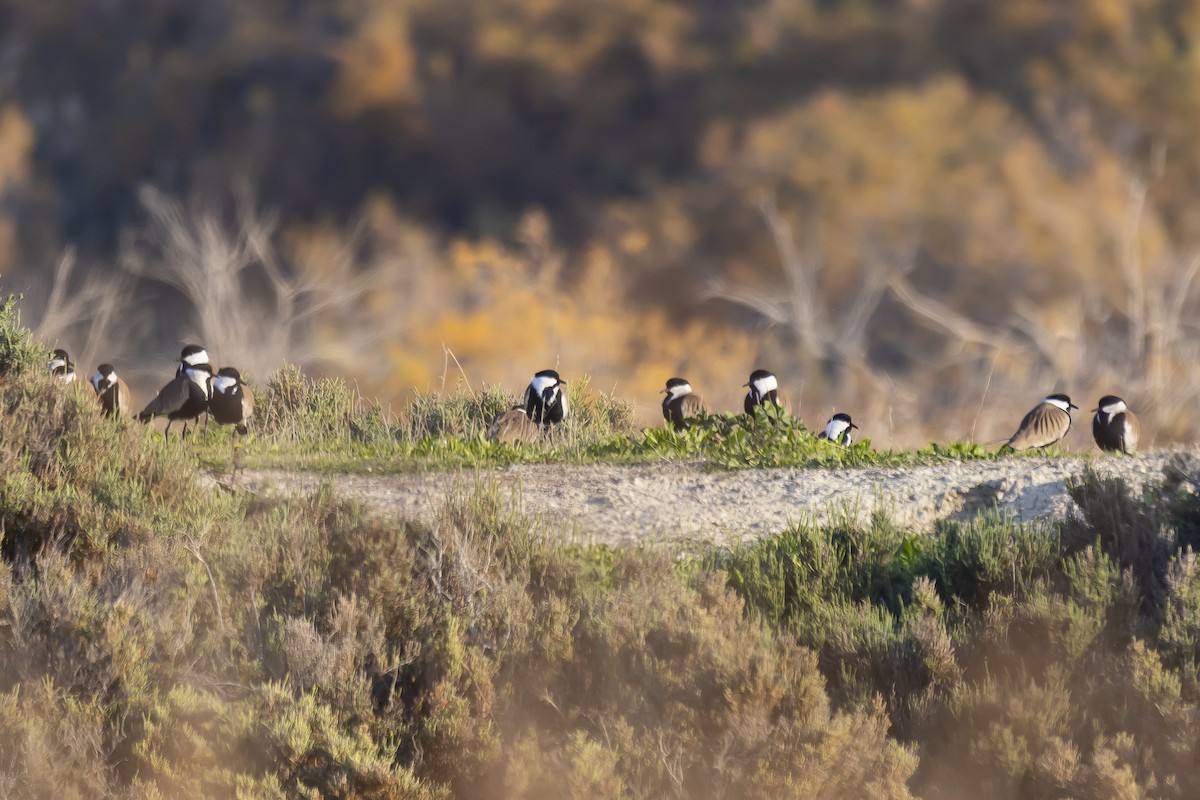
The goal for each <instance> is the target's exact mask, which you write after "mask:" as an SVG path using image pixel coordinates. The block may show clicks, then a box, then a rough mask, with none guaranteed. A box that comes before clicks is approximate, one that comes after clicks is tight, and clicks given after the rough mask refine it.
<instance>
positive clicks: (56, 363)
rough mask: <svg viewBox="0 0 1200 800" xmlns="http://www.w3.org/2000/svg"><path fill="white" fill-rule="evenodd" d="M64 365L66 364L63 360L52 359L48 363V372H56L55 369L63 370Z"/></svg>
mask: <svg viewBox="0 0 1200 800" xmlns="http://www.w3.org/2000/svg"><path fill="white" fill-rule="evenodd" d="M66 365H67V362H66V361H65V360H63V359H61V358H55V359H52V360H51V361H50V371H51V372H54V370H56V369H62V368H63V367H65V366H66Z"/></svg>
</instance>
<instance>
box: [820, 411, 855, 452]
mask: <svg viewBox="0 0 1200 800" xmlns="http://www.w3.org/2000/svg"><path fill="white" fill-rule="evenodd" d="M857 429H858V426H857V425H855V424H854V421H853V420H851V419H850V415H849V414H834V415H833V416H832V417H830V418H829V422H826V423H825V430H823V431H821V432H820V433H819V434H817V438H818V439H828V440H829V441H831V442H833V443H834V444H840V445H844V446H846V447H849V446H850V445H851V444H853V443H854V437H853V436H852V435H851V433H850V431H852V430H857Z"/></svg>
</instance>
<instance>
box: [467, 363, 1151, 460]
mask: <svg viewBox="0 0 1200 800" xmlns="http://www.w3.org/2000/svg"><path fill="white" fill-rule="evenodd" d="M565 386H566V381H564V380H563V379H562V378H561V377H560V376H559V374H558V373H557V372H556V371H554V370H552V369H546V370H542V371H541V372H539V373H537V374H536V375H534V376H533V380H531V381H530V382H529V386H528V387H527V388H526V389H525V399H524V401H523V402H522V403H519V404H518V405H516V406H513V408H512V409H510V410H508V411H505V412H504V413H502V414H500V415H499V416H497V417H496V419H494V420H493V421H492V424H491V427H490V428H489V430H488V438H490V439H497V440H500V441H504V442H509V443H511V444H519V443H522V442H527V441H531V440H533V439H535V438H537V437H538V436H539V435H541V433H542V431H543V430H544V429H546V428H549V427H550V426H551V425H555V424H558V423H560V422H562V421H563V420H564V419H566V417H567V414H568V404H567V394H566V391H565V388H564V387H565ZM742 386H743V387H744V388H746V389H747V391H746V399H745V401H744V403H743V409H744V410H745V412H746V413H747V414H753V413H754V410H755V409H756V408H758V407H760V406H761V407H764V408H768V409H770V408H774V409H775V410H777V411H786V409H787V402H786V400H785V399H784V398H783V397H782V396H781V395H780V391H779V380H778V379H777V378H776V377H775V374H774V373H772V372H770V371H768V370H765V369H756V370H755V371H754V372H752V373H750V380H749V381H747V382H746V383H744V384H742ZM661 394H664V395H665V397H664V398H663V401H662V412H663V419H665V420H666V421H667V422H669V423H670V424H671V426H672V427H674V429H675V430H676V431H680V430H683V429H685V428H687V427H689V426H690V425H691V423H692V420H693V419H694V418H695V417H697V416H699V415H701V414H704V413H707V409H706V408H705V405H704V400H703V398H701V397H700V395H698V394H696V393H695V392H694V391H692V385H691V383H690V382H688V380H687V379H686V378H671V379H670V380H668V381H667V386H666V388H665V389H663V390H662V392H661ZM1073 408H1074V409H1078V408H1079V406H1077V405H1075V404H1074V403H1072V402H1071V398H1070V397H1068V396H1067V395H1065V394H1052V395H1050V396H1048V397H1047V398H1046V399H1045V400H1043V401H1042V402H1041V403H1038V405H1036V406H1035V407H1034V408H1033V409H1032V410H1031V411H1030V412H1029V413H1028V414H1026V415H1025V417H1024V419H1022V420H1021V424H1020V426H1019V427H1018V428H1017V432H1016V433H1014V434H1013V435H1012V436H1011V437H1009V439H1008V441H1007V442H1005V443H1004V447H1008V448H1011V449H1012V450H1033V449H1038V448H1046V447H1049V446H1050V445H1052V444H1054V443H1056V442H1058V441H1059V440H1060V439H1062V438H1063V437H1064V436H1066V435H1067V432H1068V431H1070V430H1071V409H1073ZM1093 413H1094V414H1095V416H1094V417H1093V418H1092V436H1093V437H1095V439H1096V444H1097V445H1098V446H1099V447H1100V449H1101V450H1104V451H1106V452H1121V453H1132V452H1134V451H1135V450H1137V444H1138V437H1139V435H1140V433H1141V426H1140V424H1139V423H1138V418H1137V416H1136V415H1135V414H1134V413H1133V412H1132V411H1130V410H1129V407H1128V406H1127V405H1126V403H1125V401H1124V400H1122V399H1121V398H1120V397H1116V396H1115V395H1105V396H1104V397H1102V398H1100V402H1099V404H1098V405H1097V407H1096V408H1095V409H1093ZM857 429H858V426H857V425H855V424H854V420H853V419H851V417H850V415H849V414H846V413H842V412H839V413H837V414H834V415H833V416H832V417H830V418H829V421H828V422H826V423H825V428H824V429H823V430H822V431H821V432H820V433H819V434H817V438H818V439H822V440H827V441H829V442H832V443H834V444H837V445H842V446H843V447H846V446H849V445H850V444H851V443H852V442H853V433H852V432H853V431H855V430H857Z"/></svg>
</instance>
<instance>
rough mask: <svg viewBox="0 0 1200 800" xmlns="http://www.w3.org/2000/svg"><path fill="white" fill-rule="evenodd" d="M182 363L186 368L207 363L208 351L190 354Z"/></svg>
mask: <svg viewBox="0 0 1200 800" xmlns="http://www.w3.org/2000/svg"><path fill="white" fill-rule="evenodd" d="M183 362H184V363H185V364H187V365H188V366H192V367H194V366H196V365H197V364H207V363H208V351H207V350H201V351H200V352H199V353H192V354H191V355H190V356H185V357H184V359H183Z"/></svg>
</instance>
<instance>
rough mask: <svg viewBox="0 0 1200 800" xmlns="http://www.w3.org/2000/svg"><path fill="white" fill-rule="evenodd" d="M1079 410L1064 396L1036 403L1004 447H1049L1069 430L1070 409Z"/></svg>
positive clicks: (1056, 396) (1050, 397) (1016, 448)
mask: <svg viewBox="0 0 1200 800" xmlns="http://www.w3.org/2000/svg"><path fill="white" fill-rule="evenodd" d="M1072 408H1076V409H1077V408H1079V406H1077V405H1075V404H1074V403H1072V402H1071V398H1069V397H1067V396H1066V395H1065V394H1052V395H1050V396H1049V397H1047V398H1046V399H1045V400H1043V401H1042V402H1041V403H1038V405H1037V406H1035V407H1034V408H1033V410H1032V411H1030V412H1029V413H1028V414H1026V415H1025V418H1024V419H1023V420H1021V427H1019V428H1017V432H1016V433H1014V434H1013V435H1012V438H1010V439H1009V440H1008V442H1007V443H1006V445H1005V446H1007V447H1011V448H1012V449H1013V450H1032V449H1034V448H1036V447H1049V446H1050V445H1052V444H1054V443H1055V442H1057V441H1058V440H1059V439H1061V438H1063V437H1064V436H1066V435H1067V431H1069V430H1071V409H1072Z"/></svg>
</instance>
